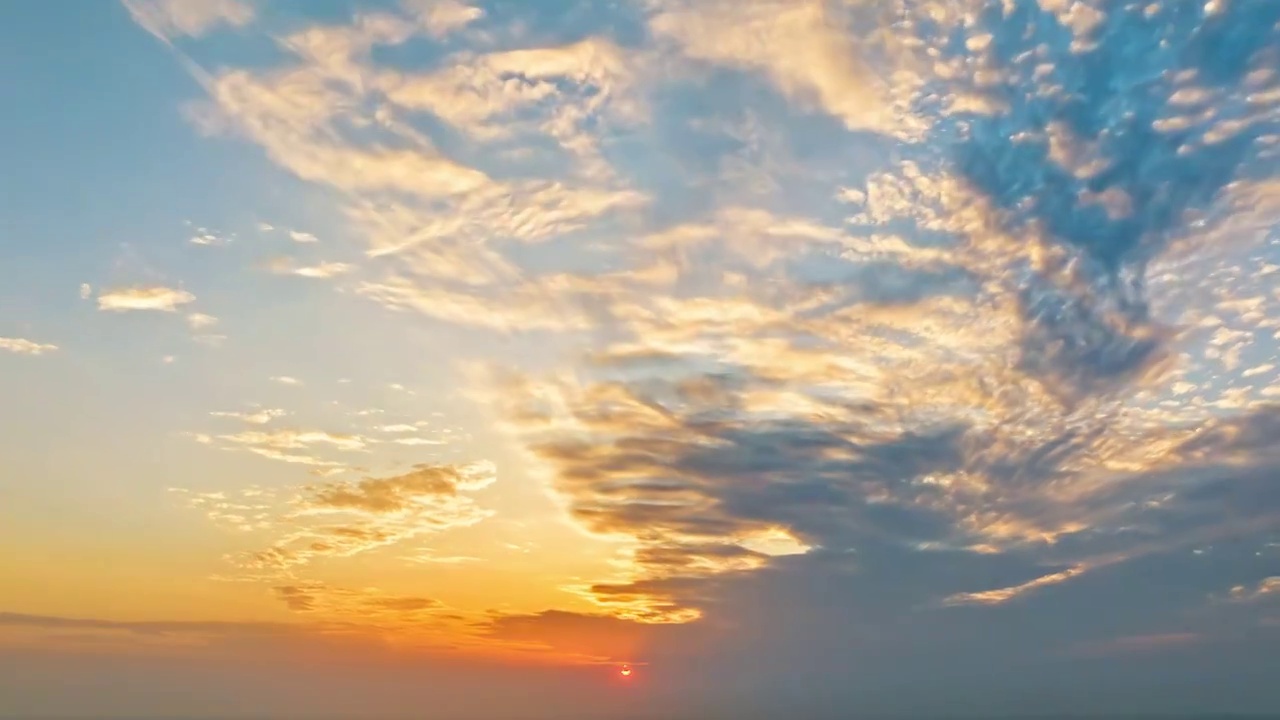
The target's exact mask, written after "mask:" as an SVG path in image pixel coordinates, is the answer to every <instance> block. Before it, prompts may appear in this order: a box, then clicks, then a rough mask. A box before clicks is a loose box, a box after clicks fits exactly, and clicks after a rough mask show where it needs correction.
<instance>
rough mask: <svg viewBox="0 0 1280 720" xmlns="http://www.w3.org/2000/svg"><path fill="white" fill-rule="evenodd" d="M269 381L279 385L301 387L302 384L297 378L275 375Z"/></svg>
mask: <svg viewBox="0 0 1280 720" xmlns="http://www.w3.org/2000/svg"><path fill="white" fill-rule="evenodd" d="M271 381H272V382H276V383H279V384H281V385H301V384H302V381H301V380H299V379H298V378H295V377H290V376H288V375H275V376H273V377H272V378H271Z"/></svg>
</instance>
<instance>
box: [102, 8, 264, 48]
mask: <svg viewBox="0 0 1280 720" xmlns="http://www.w3.org/2000/svg"><path fill="white" fill-rule="evenodd" d="M123 2H124V6H125V7H126V8H128V10H129V14H130V15H132V16H133V20H134V22H136V23H138V24H139V25H141V26H142V27H144V28H146V30H147V32H150V33H151V34H153V35H155V36H156V37H158V38H160V39H162V40H172V39H176V38H178V37H181V36H184V35H185V36H189V37H200V36H201V35H204V34H206V33H208V32H209V31H210V30H213V29H214V28H216V27H218V26H220V25H229V26H231V27H242V26H244V25H247V24H249V23H250V22H252V21H253V19H254V9H253V5H251V4H250V3H249V2H246V1H245V0H123Z"/></svg>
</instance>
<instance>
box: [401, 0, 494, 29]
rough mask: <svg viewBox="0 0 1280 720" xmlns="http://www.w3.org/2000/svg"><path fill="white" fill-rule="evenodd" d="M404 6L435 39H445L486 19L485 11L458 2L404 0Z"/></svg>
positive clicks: (450, 0)
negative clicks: (477, 21) (446, 36)
mask: <svg viewBox="0 0 1280 720" xmlns="http://www.w3.org/2000/svg"><path fill="white" fill-rule="evenodd" d="M402 4H403V5H404V7H405V9H406V10H408V11H410V12H412V13H414V14H415V15H417V16H418V19H419V21H420V22H421V23H422V24H423V27H425V28H426V29H427V32H428V33H430V34H431V35H434V36H435V37H444V36H445V35H448V34H450V33H452V32H455V31H457V30H461V29H462V28H464V27H466V26H467V25H470V24H471V23H473V22H475V21H476V20H479V19H480V18H482V17H484V10H481V9H480V8H477V7H472V6H470V5H467V4H465V3H461V2H458V0H404V2H403V3H402Z"/></svg>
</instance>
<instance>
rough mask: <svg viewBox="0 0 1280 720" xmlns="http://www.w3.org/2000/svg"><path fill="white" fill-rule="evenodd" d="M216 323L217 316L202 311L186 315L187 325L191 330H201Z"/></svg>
mask: <svg viewBox="0 0 1280 720" xmlns="http://www.w3.org/2000/svg"><path fill="white" fill-rule="evenodd" d="M217 324H218V318H216V317H214V316H212V315H206V314H204V313H191V314H190V315H187V327H189V328H191V329H192V330H203V329H205V328H209V327H213V326H214V325H217Z"/></svg>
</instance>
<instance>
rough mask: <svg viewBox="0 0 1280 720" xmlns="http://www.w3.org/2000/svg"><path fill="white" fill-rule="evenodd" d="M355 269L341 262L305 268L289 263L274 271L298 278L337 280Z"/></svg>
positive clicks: (276, 266) (275, 268) (273, 268)
mask: <svg viewBox="0 0 1280 720" xmlns="http://www.w3.org/2000/svg"><path fill="white" fill-rule="evenodd" d="M355 269H356V268H355V266H354V265H351V264H348V263H340V262H325V263H320V264H318V265H309V266H303V267H290V266H288V265H287V263H281V264H276V265H274V266H273V267H272V271H273V272H275V273H277V274H281V275H297V276H298V277H305V278H319V279H328V278H335V277H338V276H339V275H346V274H347V273H350V272H351V271H353V270H355Z"/></svg>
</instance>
